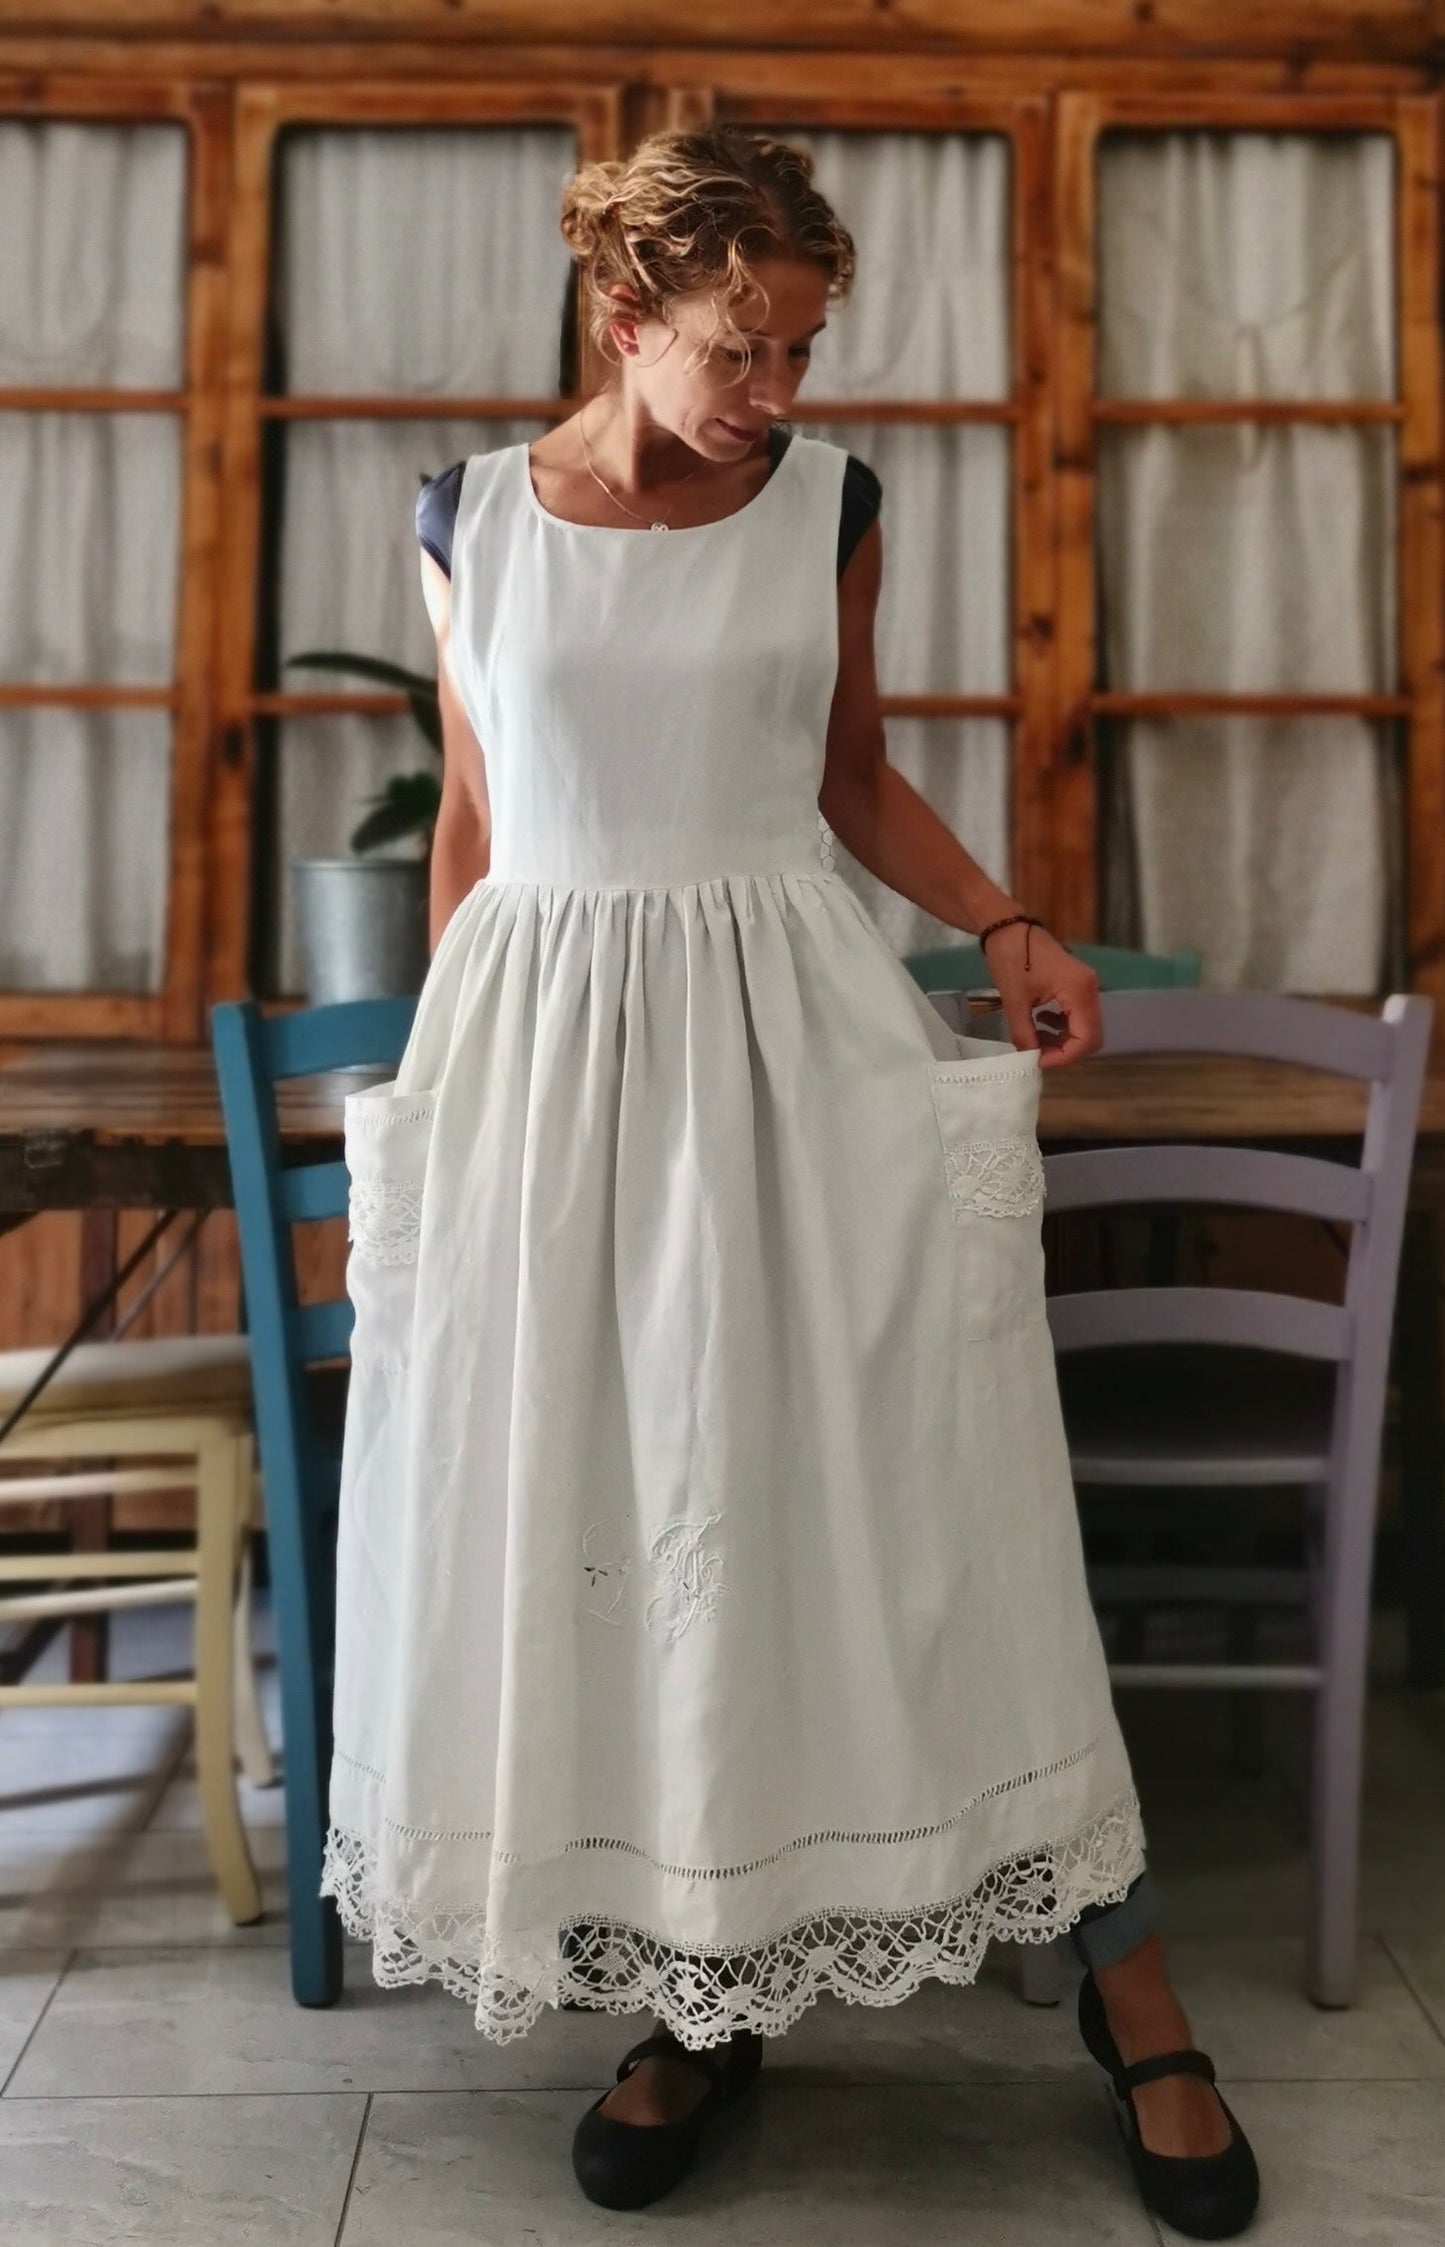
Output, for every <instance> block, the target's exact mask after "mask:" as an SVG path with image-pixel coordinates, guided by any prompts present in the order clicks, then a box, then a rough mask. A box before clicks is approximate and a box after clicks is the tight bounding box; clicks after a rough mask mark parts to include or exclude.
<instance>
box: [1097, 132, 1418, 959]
mask: <svg viewBox="0 0 1445 2247" xmlns="http://www.w3.org/2000/svg"><path fill="white" fill-rule="evenodd" d="M1119 128H1122V129H1125V130H1138V131H1145V132H1155V131H1157V132H1177V131H1183V130H1191V129H1198V130H1203V131H1211V132H1219V133H1228V132H1247V131H1268V132H1288V133H1311V134H1324V133H1348V134H1352V135H1353V134H1360V133H1383V134H1388V135H1389V136H1390V137H1391V138H1392V139H1393V140H1394V142H1395V151H1396V161H1397V171H1396V188H1397V192H1396V201H1395V212H1394V224H1395V257H1396V295H1395V301H1396V306H1397V329H1396V337H1397V342H1398V346H1399V393H1400V394H1399V399H1398V401H1384V400H1369V399H1356V400H1342V401H1340V402H1338V403H1336V402H1334V401H1320V400H1310V401H1290V400H1278V399H1270V400H1249V399H1226V398H1220V399H1190V400H1187V401H1180V400H1167V399H1153V398H1148V399H1117V398H1110V399H1100V398H1098V397H1097V395H1096V370H1097V351H1096V321H1097V309H1096V308H1097V299H1098V275H1097V226H1096V223H1095V221H1096V208H1095V206H1096V201H1097V197H1096V179H1097V152H1098V146H1099V142H1100V139H1101V138H1102V136H1103V135H1104V134H1105V133H1106V132H1109V131H1112V130H1115V129H1119ZM1439 195H1440V99H1439V96H1438V95H1433V94H1432V95H1412V94H1389V93H1382V94H1372V93H1359V94H1355V93H1350V94H1342V93H1334V94H1330V95H1327V96H1319V95H1313V94H1311V95H1271V96H1258V95H1254V96H1249V97H1241V96H1240V95H1239V94H1237V93H1229V92H1224V91H1220V90H1209V89H1204V88H1200V89H1198V90H1196V91H1193V92H1190V93H1187V94H1182V95H1176V94H1170V95H1167V96H1166V95H1152V94H1151V95H1139V94H1130V93H1126V92H1122V91H1119V92H1105V93H1082V92H1067V91H1066V92H1063V93H1061V94H1060V96H1059V154H1058V164H1057V170H1056V198H1057V199H1056V213H1057V215H1056V237H1057V242H1058V267H1057V271H1058V307H1057V315H1056V328H1055V334H1056V337H1057V345H1056V352H1055V362H1056V372H1057V383H1058V412H1059V429H1058V452H1057V455H1056V459H1057V483H1058V523H1059V553H1058V613H1057V624H1058V632H1057V650H1058V662H1057V691H1056V705H1055V718H1054V729H1053V738H1054V745H1055V758H1056V766H1055V771H1056V788H1055V796H1054V801H1055V805H1056V810H1057V815H1058V819H1059V854H1058V863H1057V873H1058V877H1059V881H1060V888H1059V891H1058V892H1057V893H1056V894H1057V896H1058V900H1059V904H1060V908H1061V912H1062V917H1063V919H1064V920H1065V921H1066V922H1067V923H1068V925H1069V926H1071V927H1073V928H1074V929H1076V930H1077V931H1078V932H1079V933H1092V931H1093V929H1094V926H1095V923H1096V918H1097V911H1098V897H1097V883H1098V850H1097V809H1098V801H1097V787H1096V767H1095V756H1094V728H1095V721H1096V720H1097V719H1098V718H1099V717H1102V716H1109V717H1116V716H1124V717H1130V716H1148V717H1161V716H1170V715H1180V714H1185V713H1187V714H1195V713H1199V712H1209V713H1221V714H1247V715H1266V716H1298V717H1308V716H1321V715H1337V714H1344V715H1351V716H1358V717H1362V718H1368V719H1376V720H1379V719H1396V720H1398V721H1400V722H1401V724H1402V725H1403V728H1404V741H1405V775H1404V779H1405V786H1404V803H1405V809H1404V824H1405V834H1404V835H1403V837H1401V845H1402V858H1403V865H1404V883H1405V896H1404V898H1403V900H1401V901H1400V903H1401V906H1402V918H1403V922H1404V928H1405V946H1406V956H1407V971H1408V972H1407V982H1408V984H1409V987H1410V988H1411V989H1414V990H1420V991H1426V992H1429V993H1431V994H1432V995H1433V996H1434V997H1436V998H1437V999H1439V998H1441V997H1445V819H1442V813H1445V676H1442V667H1445V612H1442V603H1441V591H1442V561H1445V547H1442V535H1441V396H1440V384H1441V350H1440V335H1439V324H1438V316H1437V312H1436V307H1435V295H1436V290H1437V287H1438V282H1439V273H1440V221H1439V214H1438V203H1439ZM1220 422H1244V423H1254V424H1262V423H1266V422H1269V423H1275V424H1278V423H1280V422H1312V423H1322V422H1332V423H1345V424H1353V425H1356V426H1360V425H1370V424H1379V423H1388V424H1393V425H1395V426H1396V427H1398V429H1399V432H1400V437H1399V450H1398V456H1397V473H1398V479H1399V481H1398V491H1397V502H1398V506H1397V517H1396V537H1397V562H1398V569H1397V578H1396V582H1397V584H1398V587H1399V595H1398V609H1397V632H1398V640H1397V657H1398V676H1399V681H1400V692H1399V693H1398V694H1393V695H1390V694H1374V695H1372V694H1298V693H1296V694H1289V693H1281V694H1228V693H1208V694H1204V693H1156V694H1147V695H1141V694H1125V693H1117V692H1102V691H1100V690H1099V688H1098V683H1097V682H1098V670H1097V642H1096V585H1097V579H1096V570H1095V562H1094V524H1095V513H1096V505H1097V464H1096V433H1097V431H1098V429H1099V427H1100V426H1101V425H1104V424H1110V425H1113V426H1118V425H1119V424H1121V423H1123V424H1128V425H1131V426H1140V425H1146V424H1150V423H1154V424H1159V423H1171V424H1174V425H1176V426H1177V425H1180V424H1184V423H1189V424H1195V425H1197V424H1201V423H1216V424H1217V423H1220Z"/></svg>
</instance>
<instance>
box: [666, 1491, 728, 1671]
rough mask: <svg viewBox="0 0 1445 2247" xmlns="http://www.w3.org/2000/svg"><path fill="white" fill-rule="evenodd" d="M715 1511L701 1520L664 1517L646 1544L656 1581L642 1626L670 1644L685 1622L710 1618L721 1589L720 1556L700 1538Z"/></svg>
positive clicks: (717, 1515)
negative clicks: (658, 1585)
mask: <svg viewBox="0 0 1445 2247" xmlns="http://www.w3.org/2000/svg"><path fill="white" fill-rule="evenodd" d="M721 1519H722V1516H721V1514H715V1513H714V1514H706V1515H704V1517H703V1519H702V1520H701V1521H688V1520H686V1519H682V1520H678V1521H670V1522H667V1523H666V1524H665V1525H664V1527H663V1528H661V1529H659V1530H658V1532H657V1535H656V1536H655V1537H654V1538H653V1540H652V1544H651V1546H650V1547H649V1549H648V1559H649V1560H650V1561H651V1563H652V1570H653V1574H654V1575H655V1576H656V1577H657V1579H658V1581H659V1584H660V1586H661V1588H660V1590H659V1591H658V1592H657V1593H656V1594H655V1595H654V1597H653V1598H652V1599H651V1600H650V1601H649V1602H648V1607H647V1627H648V1629H649V1630H650V1631H652V1632H653V1633H654V1635H655V1636H657V1637H659V1638H663V1639H666V1640H667V1642H668V1644H669V1645H670V1644H671V1643H672V1642H673V1640H675V1639H678V1638H680V1637H681V1636H682V1634H683V1632H684V1631H685V1630H686V1629H687V1628H688V1626H689V1624H691V1623H696V1622H699V1621H702V1622H710V1621H711V1620H712V1618H713V1617H714V1616H715V1615H716V1613H717V1604H718V1601H719V1600H720V1599H721V1597H722V1594H723V1585H722V1583H721V1582H720V1580H719V1579H720V1576H721V1573H722V1557H721V1555H720V1554H718V1553H715V1552H712V1551H710V1550H709V1549H708V1547H707V1546H706V1545H704V1543H703V1541H702V1540H703V1537H704V1535H705V1534H706V1532H707V1531H708V1530H709V1529H710V1528H711V1527H712V1525H713V1523H714V1522H715V1521H720V1520H721Z"/></svg>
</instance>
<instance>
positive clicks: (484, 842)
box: [421, 547, 492, 952]
mask: <svg viewBox="0 0 1445 2247" xmlns="http://www.w3.org/2000/svg"><path fill="white" fill-rule="evenodd" d="M421 584H422V592H423V594H424V596H425V599H426V605H427V614H428V615H429V616H430V618H431V621H432V629H433V631H434V632H435V634H436V643H437V699H438V701H439V703H440V706H441V722H442V800H441V806H440V809H439V810H438V812H437V822H436V831H435V833H434V835H433V837H432V849H431V899H430V942H431V949H432V951H433V952H435V951H436V948H437V946H438V944H439V943H440V942H441V938H442V931H443V930H444V929H445V927H446V925H447V922H448V921H449V920H450V919H451V917H452V914H453V913H454V912H455V911H456V909H457V907H458V905H460V903H461V901H462V899H463V898H464V897H465V896H466V895H467V894H468V892H469V891H470V890H471V889H473V888H474V887H475V885H476V884H477V883H478V882H479V881H480V880H481V879H482V877H483V875H484V874H486V872H487V871H488V868H489V866H490V864H491V850H492V815H491V806H490V804H489V803H488V801H487V771H486V764H485V761H484V759H483V756H482V745H481V743H480V742H479V741H478V739H477V737H476V735H475V733H474V732H473V731H472V726H471V721H470V719H469V718H468V716H467V713H466V711H465V709H464V708H463V706H462V698H461V696H460V695H459V694H458V692H457V682H456V678H455V676H454V674H453V671H452V664H451V622H452V589H451V581H450V579H449V578H448V576H447V574H446V572H445V570H444V569H442V567H441V566H440V564H439V563H438V562H436V561H435V560H434V559H433V557H432V556H431V555H430V554H428V552H427V551H426V549H425V547H423V548H422V549H421Z"/></svg>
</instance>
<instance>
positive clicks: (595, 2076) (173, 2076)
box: [8, 1946, 652, 2098]
mask: <svg viewBox="0 0 1445 2247" xmlns="http://www.w3.org/2000/svg"><path fill="white" fill-rule="evenodd" d="M651 2027H652V2020H651V2016H650V2015H647V2014H635V2015H627V2016H618V2015H606V2014H601V2013H593V2012H587V2013H563V2012H559V2011H557V2010H556V2009H551V2008H549V2010H548V2011H547V2012H545V2013H544V2014H543V2016H542V2018H541V2020H540V2021H539V2022H538V2023H537V2025H536V2027H535V2028H534V2029H533V2030H532V2032H531V2034H530V2035H528V2036H525V2037H519V2038H517V2039H515V2040H514V2041H513V2042H511V2043H508V2044H501V2045H499V2044H496V2043H493V2042H492V2041H491V2040H490V2039H488V2038H486V2037H483V2036H481V2035H479V2033H478V2031H477V2029H476V2027H475V2024H474V2022H473V2018H472V2013H471V2008H470V2007H469V2006H468V2005H466V2004H465V2003H464V2002H463V2001H462V2000H461V1999H460V1998H456V1997H453V1996H452V1995H451V1993H450V1992H449V1991H447V1990H443V1989H441V1988H440V1987H439V1986H438V1985H436V1984H435V1983H432V1984H428V1985H426V1986H424V1987H422V1988H408V1989H399V1990H383V1989H379V1988H378V1987H377V1985H376V1983H375V1982H374V1981H372V1980H371V1979H370V1977H369V1975H367V1973H366V1972H365V1970H364V1965H363V1964H361V1963H358V1962H355V1961H354V1960H353V1959H352V1958H351V1957H348V1959H347V1970H346V1980H345V1983H344V1986H343V1990H342V1995H341V1997H340V1999H339V2000H338V2002H337V2003H336V2004H335V2005H331V2006H309V2005H298V2004H296V2002H295V2000H294V1999H293V1997H292V1994H291V1979H290V1965H289V1961H288V1958H287V1955H286V1953H285V1952H284V1951H282V1950H279V1949H276V1948H274V1947H267V1948H258V1949H254V1950H242V1949H237V1948H228V1949H223V1948H219V1947H217V1948H211V1949H206V1948H202V1947H197V1948H191V1949H176V1950H154V1949H150V1948H146V1947H140V1946H136V1947H132V1948H129V1949H117V1950H82V1951H79V1952H78V1953H77V1954H76V1956H75V1958H74V1962H73V1964H72V1965H71V1968H70V1970H69V1972H68V1973H67V1974H66V1976H65V1978H64V1980H63V1981H62V1983H61V1985H60V1988H59V1989H58V1990H57V1991H56V1993H55V1996H54V1998H53V2000H52V2002H51V2004H50V2006H49V2009H48V2010H47V2012H46V2016H45V2019H44V2021H43V2022H42V2023H41V2025H40V2028H39V2029H38V2030H37V2031H36V2033H35V2035H34V2036H33V2037H32V2038H31V2041H30V2044H29V2047H28V2049H27V2050H26V2052H25V2056H24V2059H23V2060H22V2062H21V2064H20V2066H19V2067H18V2068H17V2069H16V2070H15V2073H14V2074H13V2076H12V2077H11V2080H10V2084H9V2093H8V2095H9V2096H11V2097H14V2098H31V2097H37V2096H38V2097H55V2098H61V2097H65V2096H72V2097H75V2096H95V2095H102V2094H113V2093H119V2092H123V2091H126V2092H133V2093H136V2094H145V2095H162V2096H164V2095H168V2094H171V2095H174V2094H179V2093H181V2092H185V2091H195V2092H208V2093H222V2092H240V2091H244V2092H268V2093H270V2092H315V2091H348V2090H356V2089H365V2090H372V2091H378V2090H388V2091H410V2090H415V2091H421V2090H436V2091H447V2090H455V2089H458V2088H463V2087H467V2088H478V2089H479V2088H482V2087H491V2086H495V2087H500V2088H507V2089H532V2088H548V2087H551V2088H576V2089H577V2090H578V2091H582V2090H588V2089H590V2090H591V2091H593V2092H595V2091H597V2090H599V2089H601V2087H602V2086H603V2085H604V2084H607V2083H610V2082H611V2081H612V2080H613V2077H614V2071H615V2067H616V2063H617V2061H618V2059H619V2058H620V2057H621V2055H622V2053H623V2052H624V2051H625V2050H626V2049H627V2047H628V2045H630V2044H634V2043H636V2042H637V2041H638V2039H639V2038H640V2037H642V2036H645V2035H646V2034H647V2033H648V2031H649V2030H650V2028H651Z"/></svg>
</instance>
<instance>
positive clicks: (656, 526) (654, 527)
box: [647, 523, 668, 531]
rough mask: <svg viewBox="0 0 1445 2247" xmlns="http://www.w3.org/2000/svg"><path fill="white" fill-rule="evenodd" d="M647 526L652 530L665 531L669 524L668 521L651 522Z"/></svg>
mask: <svg viewBox="0 0 1445 2247" xmlns="http://www.w3.org/2000/svg"><path fill="white" fill-rule="evenodd" d="M647 527H648V529H649V530H650V531H665V530H666V529H667V527H668V526H667V524H666V523H649V524H648V526H647Z"/></svg>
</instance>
